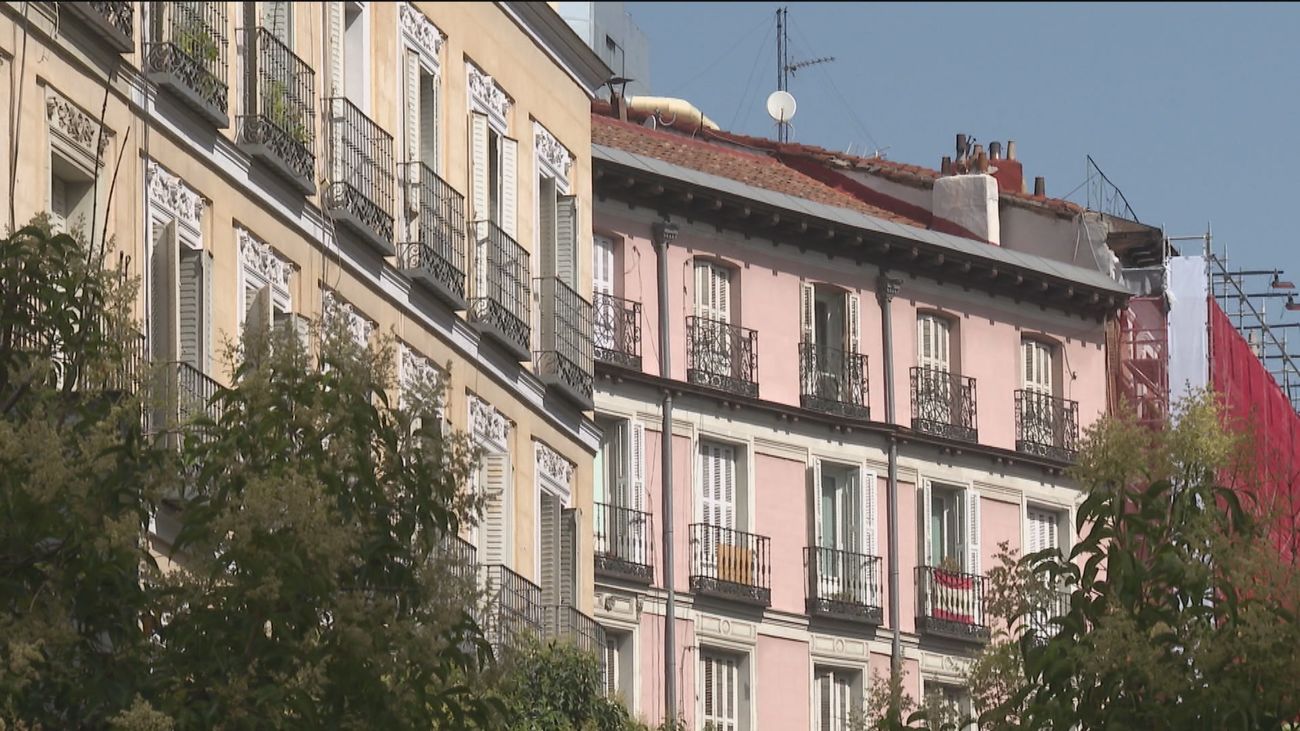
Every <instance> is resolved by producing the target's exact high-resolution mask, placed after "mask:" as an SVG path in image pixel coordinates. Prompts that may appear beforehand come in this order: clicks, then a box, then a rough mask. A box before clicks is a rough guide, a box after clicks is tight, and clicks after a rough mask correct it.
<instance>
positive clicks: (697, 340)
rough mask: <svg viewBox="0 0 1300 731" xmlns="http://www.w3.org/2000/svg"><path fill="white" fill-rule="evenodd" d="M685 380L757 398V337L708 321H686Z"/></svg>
mask: <svg viewBox="0 0 1300 731" xmlns="http://www.w3.org/2000/svg"><path fill="white" fill-rule="evenodd" d="M686 351H687V363H686V380H687V381H689V382H690V383H695V384H698V385H701V386H708V387H709V388H716V389H719V390H722V391H728V392H730V393H734V394H737V395H740V396H750V397H756V396H758V333H757V332H755V331H754V330H750V329H749V328H744V327H738V326H736V325H732V324H730V323H726V322H722V321H720V320H711V319H709V318H707V317H697V316H690V317H687V318H686Z"/></svg>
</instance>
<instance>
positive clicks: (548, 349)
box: [533, 277, 595, 409]
mask: <svg viewBox="0 0 1300 731" xmlns="http://www.w3.org/2000/svg"><path fill="white" fill-rule="evenodd" d="M534 284H535V286H536V290H535V291H536V292H537V295H538V299H539V300H541V301H540V303H539V305H540V307H539V308H538V311H539V313H540V316H541V317H540V320H539V323H538V325H539V327H538V330H539V332H538V336H539V339H540V343H539V346H540V347H539V348H538V351H537V352H536V353H534V354H533V362H534V363H536V365H537V375H538V376H539V377H540V378H541V379H542V381H543V382H544V383H546V384H547V385H548V386H553V387H555V388H557V389H559V390H560V392H562V393H563V394H564V395H565V396H567V397H568V398H569V399H571V400H573V401H575V402H577V404H578V405H579V406H581V407H582V408H583V409H590V408H591V407H592V400H591V397H592V392H593V388H594V383H593V381H594V380H595V379H594V376H593V375H592V367H593V363H592V355H591V303H590V302H587V300H585V299H583V298H582V296H581V295H579V294H578V293H577V292H576V291H574V290H573V288H572V287H570V286H569V285H567V284H565V283H564V281H563V280H561V279H560V278H559V277H540V278H538V279H537V280H536V281H535V283H534Z"/></svg>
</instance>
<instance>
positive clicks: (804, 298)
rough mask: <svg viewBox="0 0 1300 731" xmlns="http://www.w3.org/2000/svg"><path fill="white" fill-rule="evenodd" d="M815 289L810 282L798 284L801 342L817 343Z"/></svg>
mask: <svg viewBox="0 0 1300 731" xmlns="http://www.w3.org/2000/svg"><path fill="white" fill-rule="evenodd" d="M816 316H817V288H816V287H814V286H813V284H812V283H811V282H800V283H799V329H800V331H801V332H802V337H803V342H805V343H815V342H817V324H816V323H815V322H814V321H813V319H814V318H815V317H816Z"/></svg>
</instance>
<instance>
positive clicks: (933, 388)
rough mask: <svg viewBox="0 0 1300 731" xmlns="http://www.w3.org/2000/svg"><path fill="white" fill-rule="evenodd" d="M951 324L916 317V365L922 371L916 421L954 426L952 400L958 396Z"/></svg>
mask: <svg viewBox="0 0 1300 731" xmlns="http://www.w3.org/2000/svg"><path fill="white" fill-rule="evenodd" d="M950 352H951V351H950V333H949V324H948V321H947V320H945V319H944V318H942V317H939V316H937V315H919V316H918V317H917V318H916V364H917V365H918V366H919V367H920V368H921V372H920V374H919V375H918V376H917V384H916V387H917V398H916V402H917V403H916V407H917V410H918V411H919V412H920V413H918V414H915V415H914V416H916V417H917V418H921V419H926V420H928V421H932V422H936V423H939V424H951V423H953V418H952V417H953V414H954V409H953V398H954V396H955V393H954V389H953V383H952V379H951V378H950V377H949V374H950V373H951V372H952V371H951V368H952V364H951V361H950V359H949V355H950Z"/></svg>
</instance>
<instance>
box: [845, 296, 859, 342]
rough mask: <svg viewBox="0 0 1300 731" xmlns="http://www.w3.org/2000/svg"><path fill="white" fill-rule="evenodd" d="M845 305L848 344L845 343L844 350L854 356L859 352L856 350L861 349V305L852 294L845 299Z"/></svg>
mask: <svg viewBox="0 0 1300 731" xmlns="http://www.w3.org/2000/svg"><path fill="white" fill-rule="evenodd" d="M845 304H846V307H847V309H848V312H847V315H848V322H847V323H845V329H846V330H847V332H846V333H845V337H846V339H847V340H848V342H847V343H845V350H847V351H848V352H849V353H853V354H856V353H858V352H859V350H858V349H859V348H860V347H861V337H862V326H861V324H860V323H861V319H862V314H861V309H862V305H861V302H860V301H859V299H858V295H857V294H855V293H852V292H851V293H849V295H848V296H847V297H846V298H845Z"/></svg>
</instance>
